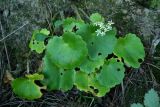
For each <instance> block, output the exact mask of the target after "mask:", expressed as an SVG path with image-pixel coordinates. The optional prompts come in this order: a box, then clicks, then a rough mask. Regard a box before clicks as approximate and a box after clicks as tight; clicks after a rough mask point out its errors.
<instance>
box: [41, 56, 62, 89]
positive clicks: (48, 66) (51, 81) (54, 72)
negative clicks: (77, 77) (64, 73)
mask: <svg viewBox="0 0 160 107" xmlns="http://www.w3.org/2000/svg"><path fill="white" fill-rule="evenodd" d="M43 74H44V80H43V81H42V83H43V84H44V85H46V86H47V88H48V89H49V90H59V80H60V72H59V68H58V67H56V66H55V65H54V64H53V63H52V62H51V61H50V59H49V58H47V57H46V56H45V57H44V58H43Z"/></svg>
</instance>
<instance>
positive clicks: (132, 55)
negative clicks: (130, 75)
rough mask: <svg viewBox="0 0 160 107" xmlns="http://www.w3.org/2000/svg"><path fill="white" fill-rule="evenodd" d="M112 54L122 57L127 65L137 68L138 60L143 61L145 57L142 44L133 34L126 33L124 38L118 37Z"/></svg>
mask: <svg viewBox="0 0 160 107" xmlns="http://www.w3.org/2000/svg"><path fill="white" fill-rule="evenodd" d="M114 54H116V55H117V56H118V57H122V58H123V59H124V62H125V63H126V64H127V66H129V67H130V66H132V67H134V68H139V66H140V62H139V61H143V60H144V57H145V52H144V47H143V44H142V43H141V40H140V39H139V38H138V37H137V36H136V35H134V34H127V35H126V36H125V37H124V38H119V39H118V42H117V45H116V46H115V49H114Z"/></svg>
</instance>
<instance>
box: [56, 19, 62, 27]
mask: <svg viewBox="0 0 160 107" xmlns="http://www.w3.org/2000/svg"><path fill="white" fill-rule="evenodd" d="M62 24H63V21H62V20H57V21H55V22H54V26H55V28H59V27H60V26H61V25H62Z"/></svg>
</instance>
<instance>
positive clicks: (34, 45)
mask: <svg viewBox="0 0 160 107" xmlns="http://www.w3.org/2000/svg"><path fill="white" fill-rule="evenodd" d="M49 34H50V32H49V31H48V30H47V29H42V30H40V31H39V30H36V31H34V32H33V35H32V38H31V41H30V43H29V47H30V48H31V50H32V51H33V50H35V51H36V52H37V53H39V54H40V53H42V52H43V51H44V49H45V44H44V40H45V39H46V38H47V37H48V35H49Z"/></svg>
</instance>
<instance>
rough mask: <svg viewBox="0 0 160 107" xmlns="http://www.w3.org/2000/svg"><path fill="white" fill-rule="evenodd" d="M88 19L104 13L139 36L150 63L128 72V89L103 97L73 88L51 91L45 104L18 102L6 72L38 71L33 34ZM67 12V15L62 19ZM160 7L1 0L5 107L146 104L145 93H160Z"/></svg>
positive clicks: (0, 78) (0, 93)
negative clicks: (68, 20)
mask: <svg viewBox="0 0 160 107" xmlns="http://www.w3.org/2000/svg"><path fill="white" fill-rule="evenodd" d="M75 7H76V9H77V10H78V13H79V14H80V16H81V17H82V18H84V19H86V20H87V16H88V15H90V14H92V13H95V12H99V13H100V14H102V15H103V16H104V17H105V20H112V21H113V22H115V27H116V28H117V30H118V35H119V36H123V35H125V34H127V33H129V32H131V33H135V34H137V35H139V37H140V38H141V40H142V42H143V44H144V46H145V51H146V58H145V61H144V63H143V64H142V65H141V67H140V68H139V69H128V70H127V71H126V76H125V79H124V82H123V84H121V85H119V86H116V87H115V88H113V89H112V90H111V91H110V93H108V94H106V96H104V97H102V98H96V97H93V96H92V95H88V94H86V93H84V92H79V91H78V90H76V89H73V90H71V91H69V92H66V93H62V92H59V91H58V92H57V91H56V92H46V91H44V92H43V93H44V96H43V97H42V98H41V99H38V100H34V101H27V100H23V99H19V98H18V97H17V96H16V95H14V93H13V92H12V89H11V87H10V84H9V82H7V83H5V81H4V80H5V77H6V74H7V72H10V73H11V74H12V75H13V77H15V78H16V77H19V76H23V75H24V74H26V73H27V68H29V71H30V73H34V72H36V69H37V68H38V66H39V63H40V62H41V60H42V56H43V55H37V54H35V53H34V52H32V53H31V54H29V53H30V49H29V46H28V44H29V40H30V38H31V36H32V32H33V31H34V30H36V29H40V28H48V29H51V24H52V21H53V20H54V19H58V18H61V17H63V16H64V17H68V16H73V17H75V16H76V10H75ZM62 13H63V15H62ZM159 42H160V8H159V7H155V8H153V7H149V5H148V4H147V0H0V107H5V106H7V107H10V106H11V107H129V106H130V104H132V103H135V102H143V96H144V94H145V93H146V92H147V91H148V90H149V89H150V88H154V89H155V90H157V91H158V93H160V44H159Z"/></svg>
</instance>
